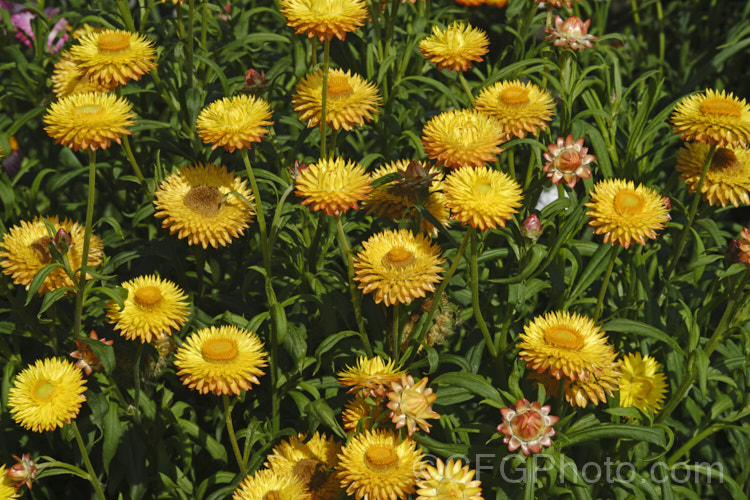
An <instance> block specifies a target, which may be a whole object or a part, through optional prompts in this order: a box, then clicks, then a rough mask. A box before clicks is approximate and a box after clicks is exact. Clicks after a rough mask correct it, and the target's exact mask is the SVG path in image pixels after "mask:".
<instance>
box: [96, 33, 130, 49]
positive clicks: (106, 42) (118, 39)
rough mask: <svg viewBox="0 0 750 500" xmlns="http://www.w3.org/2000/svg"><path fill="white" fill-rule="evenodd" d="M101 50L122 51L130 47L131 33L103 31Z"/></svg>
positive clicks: (100, 36)
mask: <svg viewBox="0 0 750 500" xmlns="http://www.w3.org/2000/svg"><path fill="white" fill-rule="evenodd" d="M98 41H99V50H102V51H105V52H120V51H121V50H125V49H128V48H130V35H129V34H127V33H102V34H101V35H99V38H98Z"/></svg>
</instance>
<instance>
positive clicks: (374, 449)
mask: <svg viewBox="0 0 750 500" xmlns="http://www.w3.org/2000/svg"><path fill="white" fill-rule="evenodd" d="M396 464H398V453H396V452H395V450H393V448H386V447H384V446H377V445H375V446H370V447H369V448H368V449H367V451H366V452H365V465H367V466H368V467H369V468H370V469H374V470H377V471H385V470H388V469H391V468H392V467H394V466H395V465H396Z"/></svg>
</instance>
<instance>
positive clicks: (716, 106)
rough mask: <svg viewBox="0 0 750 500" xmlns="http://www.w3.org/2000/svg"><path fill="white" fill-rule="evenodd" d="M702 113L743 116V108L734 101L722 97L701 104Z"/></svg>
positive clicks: (710, 98)
mask: <svg viewBox="0 0 750 500" xmlns="http://www.w3.org/2000/svg"><path fill="white" fill-rule="evenodd" d="M700 110H701V113H703V114H704V115H720V116H736V117H740V116H742V106H740V104H739V103H737V102H734V101H729V100H727V99H722V98H720V97H709V98H707V99H706V100H705V101H703V102H702V103H701V107H700Z"/></svg>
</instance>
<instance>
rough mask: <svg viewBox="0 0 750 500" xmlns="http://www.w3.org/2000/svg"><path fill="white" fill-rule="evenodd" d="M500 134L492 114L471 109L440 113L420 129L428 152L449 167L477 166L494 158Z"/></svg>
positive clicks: (501, 134) (500, 150)
mask: <svg viewBox="0 0 750 500" xmlns="http://www.w3.org/2000/svg"><path fill="white" fill-rule="evenodd" d="M503 138H504V135H503V130H502V127H501V126H500V124H499V123H498V121H497V120H496V119H495V118H493V117H491V116H489V115H486V114H484V113H480V112H478V111H476V110H473V109H462V110H460V111H446V112H444V113H440V114H439V115H437V116H436V117H434V118H433V119H431V120H430V121H429V122H427V125H425V127H424V129H423V130H422V145H423V146H424V150H425V152H426V153H427V155H428V156H429V157H430V158H431V159H433V160H436V161H437V162H438V164H439V165H444V166H446V167H449V168H454V167H462V166H464V165H468V166H471V167H479V166H482V165H484V164H485V163H489V162H493V161H495V160H497V155H499V154H500V153H501V152H502V151H503V150H502V149H501V148H500V144H501V143H502V142H503Z"/></svg>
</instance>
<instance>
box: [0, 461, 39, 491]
mask: <svg viewBox="0 0 750 500" xmlns="http://www.w3.org/2000/svg"><path fill="white" fill-rule="evenodd" d="M13 458H14V459H16V463H14V464H13V465H12V466H11V467H10V469H8V472H7V478H6V477H3V476H4V474H3V471H2V470H0V481H1V482H2V483H3V484H5V483H6V481H5V480H6V479H10V480H11V481H12V482H13V483H15V485H16V488H17V489H18V488H20V487H21V486H23V485H26V487H27V488H28V489H31V488H32V485H33V483H34V481H35V480H36V475H37V472H38V471H39V468H38V467H37V466H36V462H35V461H34V460H32V459H31V453H24V454H23V455H21V457H20V458H19V457H17V456H16V455H13ZM3 467H5V466H3ZM3 493H4V492H3V491H2V486H0V498H2V499H3V500H5V499H6V498H15V497H14V496H10V497H9V496H4V495H3Z"/></svg>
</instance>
